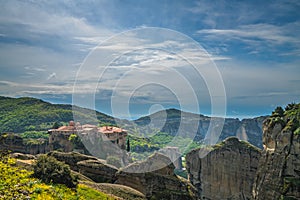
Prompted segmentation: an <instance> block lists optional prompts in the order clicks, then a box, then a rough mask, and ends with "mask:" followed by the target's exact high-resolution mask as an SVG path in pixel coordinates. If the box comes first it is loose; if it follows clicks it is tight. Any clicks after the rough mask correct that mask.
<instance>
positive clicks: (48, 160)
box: [33, 155, 77, 188]
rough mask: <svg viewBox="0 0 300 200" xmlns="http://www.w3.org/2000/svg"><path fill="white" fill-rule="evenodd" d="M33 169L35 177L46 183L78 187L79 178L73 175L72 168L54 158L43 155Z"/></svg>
mask: <svg viewBox="0 0 300 200" xmlns="http://www.w3.org/2000/svg"><path fill="white" fill-rule="evenodd" d="M33 169H34V173H33V176H34V177H36V178H39V179H41V180H42V181H43V182H45V183H59V184H65V185H66V186H67V187H70V188H74V187H76V185H77V177H74V176H73V175H72V174H71V170H70V167H69V166H68V165H66V164H65V163H63V162H60V161H58V160H56V159H55V158H54V157H52V156H47V155H41V156H40V157H39V158H38V160H37V161H36V163H35V165H34V166H33Z"/></svg>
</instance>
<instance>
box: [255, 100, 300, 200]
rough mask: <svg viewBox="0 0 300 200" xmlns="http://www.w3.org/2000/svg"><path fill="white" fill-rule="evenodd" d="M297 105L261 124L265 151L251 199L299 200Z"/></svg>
mask: <svg viewBox="0 0 300 200" xmlns="http://www.w3.org/2000/svg"><path fill="white" fill-rule="evenodd" d="M299 113H300V112H299V104H298V106H297V105H296V106H295V107H294V109H292V110H289V111H286V112H285V114H284V116H276V115H275V116H271V117H270V118H268V119H267V120H265V121H264V123H263V144H264V150H263V152H262V156H261V158H260V161H259V170H258V171H257V175H256V179H255V182H254V185H253V198H254V199H259V200H260V199H261V200H262V199H267V200H268V199H270V200H271V199H300V134H299V133H300V128H299V125H300V124H299V118H300V114H299Z"/></svg>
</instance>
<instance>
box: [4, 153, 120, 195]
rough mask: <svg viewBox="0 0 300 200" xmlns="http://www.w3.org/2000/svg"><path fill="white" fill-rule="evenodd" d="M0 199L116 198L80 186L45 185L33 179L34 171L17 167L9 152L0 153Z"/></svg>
mask: <svg viewBox="0 0 300 200" xmlns="http://www.w3.org/2000/svg"><path fill="white" fill-rule="evenodd" d="M0 169H1V170H0V199H1V200H2V199H3V200H6V199H38V200H45V199H46V200H48V199H49V200H61V199H70V200H78V199H81V200H89V199H95V200H97V199H99V200H100V199H108V200H113V199H115V198H113V197H111V195H108V194H105V193H102V192H100V191H97V190H95V189H92V188H90V187H88V186H86V185H83V184H78V185H77V186H76V187H75V188H73V189H71V188H68V187H67V186H66V185H64V184H55V183H53V182H52V183H44V182H43V181H42V180H40V179H37V178H33V176H32V174H33V172H32V171H27V170H24V169H21V168H19V167H17V166H16V160H15V159H13V158H11V157H10V156H9V153H8V152H4V151H1V152H0Z"/></svg>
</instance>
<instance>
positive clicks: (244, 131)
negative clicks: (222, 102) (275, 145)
mask: <svg viewBox="0 0 300 200" xmlns="http://www.w3.org/2000/svg"><path fill="white" fill-rule="evenodd" d="M72 108H76V109H74V110H72ZM73 112H75V113H76V115H78V116H80V118H81V119H86V121H89V122H91V121H92V122H94V124H100V125H101V124H102V125H103V124H112V125H116V123H117V125H120V126H122V128H125V129H127V130H128V132H129V134H130V135H132V136H133V137H134V138H135V139H136V136H138V137H139V138H141V137H144V138H145V137H146V140H145V141H143V142H144V143H146V144H148V143H149V142H150V144H149V145H147V146H149V147H150V149H151V147H152V146H157V145H155V144H152V143H151V141H150V140H151V137H148V136H153V135H155V134H158V133H159V134H160V135H164V136H163V137H164V138H165V139H166V137H167V139H166V141H171V140H172V138H173V137H174V136H176V135H177V133H178V130H179V128H180V130H182V132H181V135H180V136H181V137H182V138H188V139H192V140H194V141H195V142H197V143H201V142H202V141H203V139H204V138H205V135H206V134H207V132H208V130H209V124H210V122H211V120H212V121H214V123H216V124H215V125H218V123H219V122H218V121H219V120H220V118H214V117H208V116H204V115H201V114H200V115H199V114H194V113H189V112H183V111H180V110H177V109H167V110H162V111H158V112H156V113H153V114H151V115H148V116H144V117H141V118H139V119H137V120H134V121H128V120H120V119H117V118H114V117H112V116H109V115H106V114H104V113H101V112H98V111H93V110H91V109H86V108H81V107H78V106H72V105H69V104H51V103H48V102H45V101H43V100H40V99H36V98H31V97H21V98H10V97H1V96H0V133H3V132H15V133H23V132H26V131H46V130H48V129H50V128H52V127H53V126H55V125H57V124H60V125H62V124H66V123H68V122H69V121H71V120H73ZM91 113H96V116H97V120H98V121H95V119H94V118H92V117H91V115H90V114H91ZM264 119H266V116H261V117H255V118H251V119H243V120H239V119H234V118H226V119H225V123H224V127H223V129H222V132H221V135H220V138H219V141H222V140H224V139H225V138H227V137H230V136H237V137H239V138H240V139H243V140H248V141H249V142H250V143H251V144H253V145H255V146H258V147H260V148H262V122H263V120H264ZM163 122H165V123H164V124H162V123H163ZM191 124H193V125H198V126H193V125H191ZM147 134H148V135H147ZM165 136H166V137H165ZM149 138H150V139H149ZM136 140H139V139H136ZM152 140H154V141H156V140H155V138H154V139H152ZM155 148H157V147H154V149H155Z"/></svg>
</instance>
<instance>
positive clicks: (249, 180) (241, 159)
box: [186, 137, 260, 200]
mask: <svg viewBox="0 0 300 200" xmlns="http://www.w3.org/2000/svg"><path fill="white" fill-rule="evenodd" d="M208 150H209V151H210V152H209V153H208V154H207V155H206V156H204V157H203V158H202V157H201V154H202V152H203V151H208ZM259 157H260V150H259V149H258V148H256V147H254V146H252V145H251V144H249V143H247V142H244V141H239V140H238V139H237V138H234V137H231V138H227V139H226V140H224V141H223V142H221V143H219V144H217V145H215V146H213V147H212V149H201V148H200V149H195V150H193V151H191V152H190V153H188V154H187V155H186V164H187V171H188V176H189V181H190V182H191V183H192V184H193V185H194V186H195V187H196V188H197V190H198V193H199V195H200V197H201V198H202V199H214V200H217V199H250V198H251V192H252V184H253V181H254V177H255V173H256V170H257V166H258V160H259Z"/></svg>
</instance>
